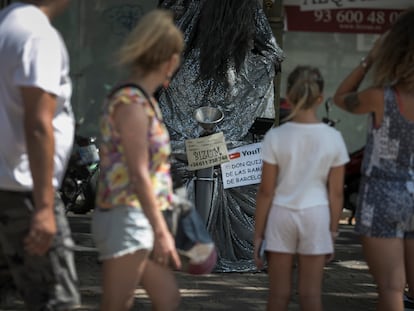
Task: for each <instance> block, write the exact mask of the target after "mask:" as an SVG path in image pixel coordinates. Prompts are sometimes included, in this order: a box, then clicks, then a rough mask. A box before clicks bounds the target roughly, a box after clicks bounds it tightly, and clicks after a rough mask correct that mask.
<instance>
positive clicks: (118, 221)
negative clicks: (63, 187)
mask: <svg viewBox="0 0 414 311" xmlns="http://www.w3.org/2000/svg"><path fill="white" fill-rule="evenodd" d="M182 49H183V37H182V33H181V32H180V31H179V30H178V29H177V28H176V26H175V25H174V23H173V20H172V16H171V15H170V14H169V13H167V12H166V11H161V10H154V11H152V12H150V13H149V14H147V15H146V16H144V17H143V18H142V19H141V20H140V22H139V24H138V25H137V26H136V28H135V29H134V30H133V31H132V33H131V34H130V36H129V37H128V38H127V40H126V42H125V44H124V46H123V47H122V48H121V50H120V54H119V56H120V59H119V63H120V64H122V65H124V66H125V67H126V68H128V69H130V74H129V77H128V78H127V79H126V81H125V82H124V83H121V84H120V86H119V87H117V88H115V89H114V90H113V91H112V92H111V94H110V95H109V96H108V98H107V100H106V103H105V107H104V112H103V116H102V119H101V134H102V144H101V148H100V152H101V174H100V180H99V186H98V194H97V207H96V209H95V212H94V214H93V219H92V234H93V238H94V241H95V244H96V246H97V248H98V251H99V257H100V259H101V260H102V261H103V285H102V286H103V293H102V301H101V309H100V310H101V311H107V310H108V311H109V310H111V311H113V310H129V309H130V308H131V306H132V304H133V300H134V290H135V287H136V286H137V284H141V285H142V286H143V287H144V288H145V289H146V291H147V292H148V295H149V296H150V298H151V301H152V303H153V306H154V309H156V310H176V309H177V308H178V304H179V301H180V294H179V291H178V287H177V284H176V281H175V278H174V275H173V273H172V271H171V270H170V269H169V268H168V265H169V264H172V265H173V266H175V267H176V268H179V267H180V265H181V263H180V260H179V257H178V254H177V251H176V249H175V244H174V238H173V237H172V236H171V234H170V232H169V231H168V227H167V225H166V222H165V220H164V218H163V215H162V212H161V211H162V210H163V209H166V208H168V207H169V206H170V200H171V195H172V180H171V175H170V164H169V162H168V157H169V155H170V142H169V136H168V132H167V130H166V128H165V126H164V124H163V122H162V116H161V112H160V110H159V107H158V103H157V102H156V101H155V99H154V98H153V97H152V96H149V95H148V94H153V93H154V92H155V91H156V89H157V88H159V87H160V86H161V85H163V84H165V82H168V81H169V79H170V77H171V75H172V74H173V72H174V71H175V70H176V69H177V67H178V65H179V59H180V53H181V52H182ZM150 254H151V256H150Z"/></svg>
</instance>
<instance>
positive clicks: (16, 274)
mask: <svg viewBox="0 0 414 311" xmlns="http://www.w3.org/2000/svg"><path fill="white" fill-rule="evenodd" d="M33 209H34V207H33V199H32V195H31V193H30V192H12V191H1V190H0V297H2V296H3V294H4V293H7V292H10V291H11V290H13V288H14V287H15V288H16V289H17V291H18V292H19V293H20V294H21V296H22V298H23V301H24V303H25V305H26V308H27V310H36V311H38V310H69V309H70V308H72V307H74V306H76V305H78V304H79V303H80V295H79V292H78V290H77V285H78V278H77V274H76V270H75V262H74V255H73V247H74V243H73V241H72V238H71V232H70V228H69V225H68V222H67V219H66V215H65V211H64V206H63V203H62V201H61V199H60V197H59V195H58V194H56V195H55V218H56V225H57V230H58V231H57V233H56V236H55V238H54V240H53V245H52V247H51V249H50V250H49V252H48V253H47V254H46V255H45V256H31V255H29V254H28V253H26V252H25V251H24V245H23V239H24V238H25V237H26V235H27V233H28V231H29V226H30V221H31V218H32V212H33ZM7 280H8V281H9V282H7ZM10 281H12V283H10ZM1 304H2V301H0V309H1V308H2V306H1Z"/></svg>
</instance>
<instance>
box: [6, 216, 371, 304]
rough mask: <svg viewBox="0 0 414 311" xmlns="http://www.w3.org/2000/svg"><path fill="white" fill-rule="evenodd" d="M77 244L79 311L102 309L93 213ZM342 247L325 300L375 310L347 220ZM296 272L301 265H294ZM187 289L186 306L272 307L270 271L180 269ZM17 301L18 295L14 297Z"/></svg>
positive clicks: (76, 230) (329, 273)
mask: <svg viewBox="0 0 414 311" xmlns="http://www.w3.org/2000/svg"><path fill="white" fill-rule="evenodd" d="M69 220H70V222H71V225H72V229H73V236H74V239H75V242H76V244H77V245H78V246H77V251H76V257H75V258H76V264H77V268H78V273H79V277H80V290H81V294H82V306H80V307H79V308H78V309H77V310H78V311H95V310H98V305H99V300H100V295H101V292H100V268H101V266H100V265H99V264H98V262H97V254H96V250H95V249H94V248H93V245H92V242H91V237H90V233H89V228H90V227H89V226H90V216H89V215H82V216H73V217H71V216H70V217H69ZM340 230H341V235H340V237H339V238H338V241H337V246H336V260H334V261H333V262H332V263H330V264H328V265H327V266H326V268H325V278H324V285H323V302H324V310H325V311H371V310H375V302H376V291H375V285H374V284H373V281H372V278H371V275H370V274H369V272H368V268H367V266H366V264H365V262H364V260H363V258H362V253H361V246H360V244H359V242H358V238H357V236H356V235H355V234H354V233H353V226H350V225H347V224H345V223H344V224H341V227H340ZM294 273H295V274H296V270H294ZM176 275H177V280H178V282H179V287H180V290H181V294H182V304H181V307H180V310H182V311H197V310H213V311H214V310H218V311H219V310H238V311H256V310H257V311H259V310H261V311H262V310H265V309H266V299H267V289H268V277H267V274H266V273H265V272H256V273H253V272H246V273H212V274H209V275H204V276H193V275H188V274H184V273H178V272H177V273H176ZM9 300H13V299H9ZM12 302H13V304H12V307H10V308H1V307H0V310H24V309H23V306H22V304H21V301H19V300H18V299H14V301H12ZM137 310H140V311H149V310H151V306H150V302H149V299H148V297H147V295H146V294H145V292H144V291H143V290H142V289H140V288H137V290H136V300H135V305H134V307H133V309H132V311H137ZM293 310H299V306H298V300H297V296H296V295H295V294H293V295H292V302H291V304H290V307H289V311H293Z"/></svg>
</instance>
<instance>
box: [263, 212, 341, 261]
mask: <svg viewBox="0 0 414 311" xmlns="http://www.w3.org/2000/svg"><path fill="white" fill-rule="evenodd" d="M329 223H330V210H329V207H328V206H315V207H310V208H306V209H303V210H294V209H290V208H286V207H281V206H272V207H271V209H270V211H269V217H268V220H267V225H266V232H265V240H266V251H269V252H279V253H289V254H301V255H323V254H330V253H332V252H333V243H332V238H331V233H330V231H329Z"/></svg>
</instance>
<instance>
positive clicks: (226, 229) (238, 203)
mask: <svg viewBox="0 0 414 311" xmlns="http://www.w3.org/2000/svg"><path fill="white" fill-rule="evenodd" d="M204 1H205V0H165V1H161V5H160V7H162V8H168V9H171V10H173V11H174V13H175V16H176V23H177V25H178V26H179V27H180V28H181V30H182V31H183V32H184V36H185V40H186V42H187V41H188V40H189V38H190V37H191V36H192V32H193V31H194V29H195V28H196V27H195V25H196V23H197V21H198V19H199V17H200V11H201V8H202V6H203V3H204ZM253 3H254V4H253ZM252 4H253V5H255V6H256V10H255V25H254V27H255V29H256V31H255V37H254V42H252V48H251V49H249V51H248V52H247V56H246V57H245V60H244V62H243V64H242V66H241V68H240V69H239V71H237V70H236V69H235V68H234V67H235V66H233V65H232V64H231V60H229V66H228V69H227V72H226V75H227V81H228V83H221V82H218V81H215V80H214V79H202V78H200V75H199V69H200V61H199V49H198V48H193V49H191V50H190V51H189V52H188V54H187V56H186V57H185V58H184V59H183V60H182V65H181V67H180V69H179V70H178V72H177V73H176V74H175V76H174V77H173V79H172V81H171V84H170V86H169V88H168V89H166V90H163V91H161V93H160V97H159V103H160V107H161V110H162V113H163V116H164V121H165V123H166V125H167V127H168V130H169V132H170V137H171V144H172V147H173V152H174V153H183V152H184V148H185V147H184V141H185V139H189V138H196V137H198V136H199V134H200V130H201V129H200V128H199V126H198V124H197V122H196V121H195V120H194V118H193V117H192V114H193V112H194V110H195V109H197V108H198V107H201V106H212V107H216V108H219V109H220V110H221V111H222V112H223V113H224V120H223V121H222V122H220V123H219V124H218V131H222V132H223V133H224V136H225V138H226V142H227V145H228V148H229V149H231V148H234V147H236V146H240V145H245V144H250V143H252V140H251V139H250V137H249V135H248V130H249V128H250V127H251V125H252V124H253V122H254V120H255V118H256V117H260V116H264V115H265V112H266V110H269V107H270V110H272V111H271V114H272V115H271V116H272V117H273V116H274V112H273V109H274V108H273V102H274V96H273V95H274V84H273V80H274V77H275V75H276V73H277V72H278V71H279V69H280V63H281V62H282V60H283V52H282V50H281V49H280V48H279V46H278V45H277V43H276V40H275V38H274V36H273V33H272V30H271V28H270V25H269V23H268V20H267V17H266V16H265V14H264V12H263V10H262V8H261V6H260V4H259V3H258V2H257V1H255V0H252ZM212 22H214V21H212ZM206 39H207V38H206ZM266 116H269V113H268V112H267V115H266ZM173 172H174V173H176V174H179V175H180V176H181V177H183V178H184V180H185V181H187V182H188V186H189V188H190V189H191V188H192V187H193V183H192V180H193V174H192V173H191V172H188V171H187V170H186V168H185V165H183V164H180V163H175V164H174V165H173ZM215 172H216V173H217V178H216V181H215V187H214V193H213V204H212V209H211V212H210V217H209V220H208V224H207V226H208V229H209V231H210V233H211V234H212V236H213V239H214V241H215V243H216V245H217V247H218V253H219V260H218V265H217V267H216V271H218V272H233V271H251V270H255V269H256V268H255V265H254V261H253V233H254V210H255V197H256V191H257V185H252V186H245V187H239V188H232V189H226V190H224V189H223V185H222V179H221V173H220V172H219V169H216V171H215ZM189 193H190V194H191V193H193V191H189Z"/></svg>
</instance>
